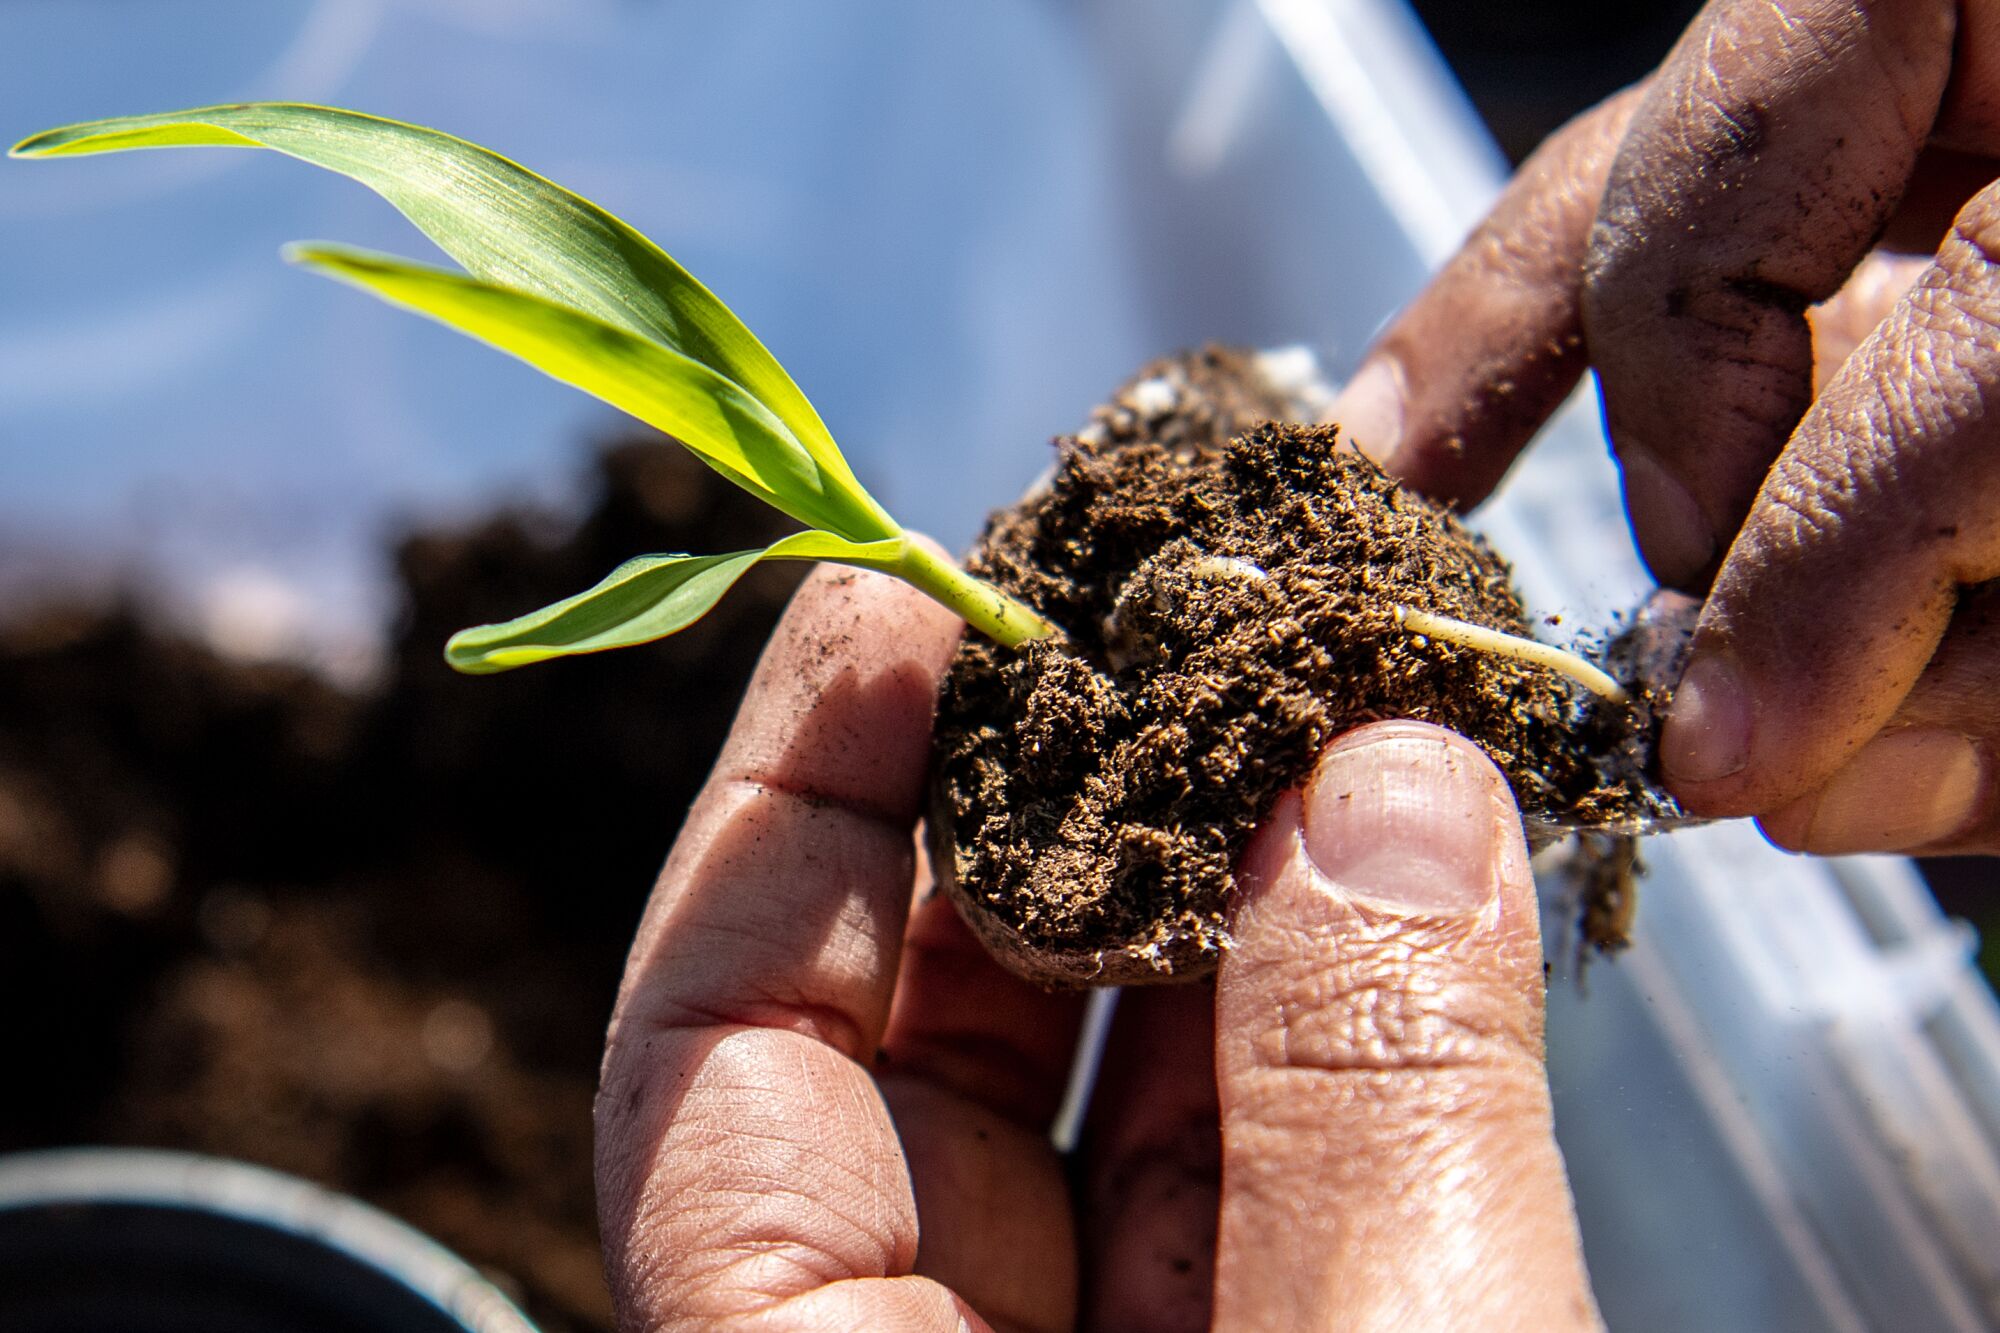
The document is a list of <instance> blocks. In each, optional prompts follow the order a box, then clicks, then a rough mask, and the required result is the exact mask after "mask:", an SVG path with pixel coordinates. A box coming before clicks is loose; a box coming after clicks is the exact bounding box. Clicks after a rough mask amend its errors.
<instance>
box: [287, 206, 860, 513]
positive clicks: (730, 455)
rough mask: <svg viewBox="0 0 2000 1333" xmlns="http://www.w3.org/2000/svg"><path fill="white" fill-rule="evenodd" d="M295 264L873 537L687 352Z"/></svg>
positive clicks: (391, 276)
mask: <svg viewBox="0 0 2000 1333" xmlns="http://www.w3.org/2000/svg"><path fill="white" fill-rule="evenodd" d="M286 257H287V258H289V259H291V260H293V261H294V262H296V263H299V264H302V265H304V266H305V267H307V268H310V269H312V270H314V271H316V272H319V273H324V274H326V275H328V276H329V277H333V278H337V279H339V280H340V281H342V282H346V283H349V284H352V285H353V286H356V287H359V288H361V289H362V290H364V291H367V292H370V293H372V294H374V295H376V296H379V297H381V298H382V299H383V300H385V301H388V302H390V303H391V304H394V305H398V306H401V307H403V308H404V309H406V310H413V311H415V312H417V313H418V314H420V315H426V316H429V317H430V318H432V319H434V320H437V321H438V322H439V323H441V324H444V325H447V326H448V327H450V328H454V329H457V330H458V331H459V332H460V333H464V334H467V335H469V336H471V337H474V338H477V339H479V340H480V341H481V342H484V343H486V344H488V345H489V346H492V347H496V348H498V349H500V350H501V351H503V352H507V353H510V354H512V355H514V356H517V357H519V358H520V359H521V360H523V361H526V362H527V363H528V364H529V365H531V366H534V367H535V368H536V369H538V370H541V371H543V372H545V373H546V374H549V375H551V376H553V377H554V378H556V379H559V380H561V381H562V382H563V383H565V384H570V385H574V386H575V387H577V388H579V389H582V390H583V391H584V392H585V393H588V394H593V395H595V396H596V397H598V398H601V399H603V400H604V401H605V402H607V403H610V404H611V405H612V406H613V407H616V408H619V409H620V410H622V411H625V412H629V413H631V414H632V415H633V416H635V417H637V418H639V420H641V421H644V422H646V423H647V424H648V425H652V426H657V427H659V428H660V429H661V430H663V431H666V432H667V433H668V434H669V435H672V436H674V437H675V438H676V439H678V440H680V441H681V442H682V443H683V444H685V445H687V447H688V448H689V449H691V450H693V451H694V453H695V454H696V455H698V456H699V457H700V458H701V460H702V461H703V462H705V463H707V464H708V465H709V466H711V467H713V468H714V469H715V470H716V471H718V472H720V473H722V475H724V476H725V477H728V478H729V479H730V480H731V481H733V482H735V483H736V484H737V485H739V486H741V487H742V488H743V489H744V490H747V491H749V492H750V493H751V494H752V495H755V496H757V497H758V498H759V499H761V500H763V501H765V502H766V503H767V504H770V505H772V506H774V507H776V508H778V509H780V510H783V511H784V512H785V513H787V514H790V515H791V516H792V517H793V518H796V519H798V520H799V521H800V522H802V523H807V524H810V525H812V526H814V527H822V528H831V529H833V530H834V531H836V532H840V533H850V532H855V531H857V530H858V531H862V532H866V531H868V514H867V512H866V511H865V510H858V509H857V508H856V506H855V504H854V501H853V499H852V496H851V495H849V494H845V493H843V492H841V491H840V490H838V489H834V490H833V491H832V493H830V494H829V488H828V483H827V479H826V478H824V477H823V476H821V474H820V472H819V469H818V467H817V466H816V464H815V462H814V460H813V459H812V458H811V456H809V455H808V454H807V453H806V451H805V449H804V448H802V447H801V446H800V444H799V442H798V441H797V440H796V439H795V438H793V436H792V433H791V432H790V431H789V430H787V429H786V428H785V425H784V423H783V422H781V421H779V420H778V419H777V418H776V417H774V416H772V415H771V413H770V411H769V410H768V409H766V408H765V406H764V405H763V404H762V403H760V402H758V401H757V400H756V399H755V398H752V397H751V396H750V395H749V394H747V393H745V392H744V391H743V390H742V388H740V387H739V386H738V385H736V384H735V383H734V382H733V381H731V380H727V379H724V378H723V377H722V376H721V375H718V374H717V373H716V372H715V371H713V370H710V369H709V368H708V367H707V366H704V365H702V364H701V363H700V362H698V361H695V360H693V359H691V358H689V357H685V356H682V355H681V354H680V353H679V352H675V351H671V350H669V349H667V348H665V347H662V346H661V345H660V344H658V343H656V342H652V341H650V340H648V339H645V338H641V337H638V336H637V335H635V334H632V333H628V332H627V331H625V330H624V329H621V328H615V327H613V326H612V325H610V324H606V323H605V322H604V321H602V320H599V319H593V318H591V317H590V316H589V315H585V314H582V313H580V312H578V311H575V310H571V309H569V308H568V307H566V306H560V305H556V304H554V303H553V302H550V301H546V300H543V299H542V298H541V297H538V296H530V295H528V294H527V293H526V292H521V291H516V290H515V289H513V288H511V287H500V286H496V285H494V284H493V283H490V282H481V281H480V280H479V279H477V278H468V277H466V276H465V275H464V274H462V273H452V272H448V271H446V270H444V269H437V268H429V267H427V266H425V265H421V264H411V263H407V262H405V261H403V260H400V259H397V258H395V257H393V256H390V255H382V254H376V253H374V252H372V251H368V250H355V249H350V248H349V247H346V246H332V245H297V246H290V247H288V248H287V250H286Z"/></svg>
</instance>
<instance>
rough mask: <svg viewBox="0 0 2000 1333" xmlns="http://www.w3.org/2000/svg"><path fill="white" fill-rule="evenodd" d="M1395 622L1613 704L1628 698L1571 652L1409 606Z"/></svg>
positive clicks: (1398, 611)
mask: <svg viewBox="0 0 2000 1333" xmlns="http://www.w3.org/2000/svg"><path fill="white" fill-rule="evenodd" d="M1396 623H1397V624H1398V625H1401V626H1402V627H1403V628H1404V629H1407V630H1409V631H1411V632H1412V633H1415V634H1422V635H1426V636H1428V637H1429V638H1433V639H1443V640H1444V641H1445V642H1446V643H1455V644H1458V645H1459V646H1460V647H1461V648H1470V649H1472V650H1473V651H1474V652H1479V653H1491V654H1493V655H1494V656H1496V657H1507V658H1511V659H1513V660H1514V661H1516V662H1524V663H1527V664H1528V665H1530V666H1538V667H1542V668H1545V669H1546V670H1549V671H1555V672H1558V673H1560V674H1562V675H1565V676H1568V677H1569V678H1570V679H1571V680H1573V681H1575V682H1576V683H1577V684H1579V685H1581V686H1583V687H1584V688H1585V689H1587V690H1589V691H1590V692H1591V693H1592V694H1595V695H1597V696H1598V697H1599V698H1601V699H1607V700H1609V701H1610V702H1612V703H1614V704H1622V703H1625V702H1627V701H1628V700H1629V699H1630V698H1631V696H1630V695H1628V694H1627V693H1626V692H1625V687H1624V686H1622V685H1620V684H1619V683H1618V682H1617V681H1615V680H1613V679H1612V678H1611V677H1610V676H1608V675H1606V674H1605V673H1604V672H1602V671H1600V670H1599V669H1598V668H1597V667H1595V666H1592V665H1591V664H1590V663H1589V662H1586V661H1585V660H1584V659H1583V658H1581V657H1578V656H1577V655H1576V654H1575V653H1572V652H1569V651H1566V650H1565V649H1562V648H1557V647H1555V646H1553V645H1551V644H1546V643H1541V642H1538V641H1537V640H1534V639H1524V638H1521V637H1520V636H1519V635H1515V634H1504V633H1502V632H1501V631H1499V630H1497V629H1487V628H1486V627H1485V626H1484V625H1473V624H1468V623H1467V622H1465V621H1463V620H1453V619H1452V618H1451V617H1450V616H1440V615H1433V614H1432V613H1431V612H1429V611H1419V610H1417V609H1416V608H1415V607H1409V606H1399V607H1397V608H1396Z"/></svg>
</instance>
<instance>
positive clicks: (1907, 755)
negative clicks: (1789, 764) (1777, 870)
mask: <svg viewBox="0 0 2000 1333" xmlns="http://www.w3.org/2000/svg"><path fill="white" fill-rule="evenodd" d="M1997 756H2000V585H1996V584H1987V585H1983V586H1981V587H1978V588H1975V589H1972V590H1969V591H1968V592H1967V593H1966V594H1965V595H1963V596H1962V597H1961V598H1960V599H1959V605H1958V612H1957V614H1956V615H1954V616H1953V617H1952V619H1951V627H1950V628H1949V629H1948V630H1947V631H1946V632H1945V636H1944V640H1943V641H1942V642H1941V643H1939V645H1938V650H1937V654H1936V656H1934V657H1933V658H1932V659H1931V662H1930V665H1929V666H1928V667H1926V668H1925V670H1924V674H1923V675H1922V676H1921V677H1920V678H1919V679H1918V680H1917V683H1916V685H1915V686H1914V687H1913V688H1912V689H1911V690H1910V693H1909V696H1908V697H1907V698H1906V699H1904V700H1903V704H1902V707H1900V708H1898V709H1897V710H1896V714H1895V716H1894V717H1892V718H1891V719H1890V720H1889V724H1888V725H1887V726H1885V727H1884V728H1883V729H1882V730H1881V731H1880V732H1878V733H1877V734H1876V735H1875V736H1874V737H1873V738H1872V739H1870V740H1869V741H1868V743H1867V744H1865V745H1863V746H1862V747H1861V749H1860V751H1859V752H1858V753H1856V754H1855V756H1854V757H1853V758H1852V759H1849V760H1848V761H1847V762H1846V763H1845V764H1843V765H1842V766H1841V767H1840V769H1839V770H1838V771H1837V772H1836V773H1834V775H1833V776H1832V777H1831V778H1830V779H1828V780H1827V782H1826V783H1825V784H1824V785H1823V786H1821V787H1820V788H1819V790H1817V791H1814V792H1812V793H1810V794H1808V795H1806V796H1802V797H1800V798H1799V799H1798V800H1796V801H1794V802H1792V803H1791V804H1790V805H1787V806H1785V807H1783V808H1781V809H1779V810H1776V811H1774V812H1772V813H1771V814H1769V815H1766V816H1765V817H1764V818H1763V820H1762V821H1761V823H1762V824H1763V828H1764V832H1765V834H1766V836H1768V837H1769V838H1770V839H1771V840H1772V841H1773V842H1776V843H1778V844H1779V845H1780V846H1783V847H1788V848H1790V849H1791V850H1793V851H1799V852H1814V853H1817V854H1820V855H1823V856H1844V855H1848V854H1850V853H1854V852H1914V853H1922V854H1925V855H1932V856H1944V855H1955V854H1966V853H1995V852H2000V782H1996V780H1995V779H1996V773H1995V767H1994V764H1995V759H1996V757H1997Z"/></svg>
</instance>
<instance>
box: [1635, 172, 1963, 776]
mask: <svg viewBox="0 0 2000 1333" xmlns="http://www.w3.org/2000/svg"><path fill="white" fill-rule="evenodd" d="M1996 257H2000V187H1990V188H1989V189H1988V190H1986V191H1984V192H1982V193H1981V194H1980V195H1979V196H1978V197H1977V198H1975V199H1974V201H1973V202H1972V203H1971V204H1970V205H1968V206H1967V208H1966V209H1965V211H1964V212H1963V213H1961V214H1960V216H1959V219H1958V221H1957V223H1956V224H1955V226H1954V229H1953V232H1952V235H1951V236H1950V237H1949V238H1948V239H1947V240H1946V242H1945V244H1944V245H1943V246H1942V247H1941V248H1940V249H1939V251H1938V256H1937V260H1936V262H1935V263H1934V264H1933V265H1932V266H1931V268H1930V269H1928V270H1927V271H1926V272H1925V274H1924V276H1923V277H1922V278H1921V279H1919V281H1918V282H1917V284H1916V285H1915V286H1914V287H1913V288H1912V289H1911V290H1910V292H1909V293H1908V295H1907V296H1905V297H1904V298H1903V300H1902V301H1901V302H1900V303H1899V304H1898V306H1897V308H1896V310H1895V312H1894V313H1893V314H1892V315H1891V316H1890V318H1889V319H1888V320H1887V321H1886V322H1884V323H1883V324H1882V326H1881V327H1880V328H1878V329H1877V330H1876V331H1875V332H1874V333H1873V334H1871V335H1870V336H1869V337H1868V338H1867V340H1866V341H1864V342H1863V343H1862V345H1861V347H1860V348H1859V349H1857V350H1856V351H1855V353H1854V354H1853V356H1851V357H1850V358H1849V359H1848V361H1847V363H1846V364H1845V365H1844V366H1843V367H1842V368H1841V370H1840V371H1839V373H1838V374H1836V375H1835V376H1834V378H1833V380H1832V382H1831V383H1830V384H1829V385H1828V386H1827V389H1826V391H1825V392H1824V393H1823V394H1822V395H1821V397H1820V399H1819V401H1818V402H1817V403H1816V404H1815V405H1814V407H1813V410H1812V411H1811V413H1810V414H1808V416H1807V417H1806V419H1805V420H1804V421H1803V422H1802V423H1801V424H1800V426H1799V429H1798V432H1797V433H1796V435H1795V436H1794V437H1793V439H1792V441H1791V443H1790V444H1789V445H1788V446H1787V448H1786V450H1785V452H1784V455H1783V456H1782V457H1781V458H1780V459H1779V461H1778V463H1777V465H1776V467H1775V468H1774V469H1773V470H1772V473H1771V476H1770V478H1769V480H1768V481H1767V482H1766V483H1765V486H1764V488H1763V490H1762V492H1761V493H1760V494H1759V496H1758V500H1757V506H1756V509H1755V511H1754V512H1753V513H1752V515H1751V516H1750V519H1749V521H1748V522H1747V523H1746V524H1745V525H1744V527H1743V530H1742V532H1741V533H1740V534H1739V535H1738V537H1737V539H1736V542H1735V544H1734V546H1733V547H1732V548H1731V550H1730V552H1729V557H1728V560H1727V562H1726V563H1725V564H1724V566H1723V570H1722V573H1721V575H1720V577H1719V578H1718V579H1717V582H1716V586H1715V592H1714V594H1713V596H1712V597H1711V598H1710V599H1709V603H1708V605H1707V607H1706V609H1705V610H1704V611H1703V614H1702V621H1701V626H1700V629H1699V630H1698V632H1697V634H1696V638H1695V645H1694V653H1693V655H1692V658H1691V660H1690V663H1689V666H1688V670H1687V673H1686V675H1685V676H1684V677H1683V679H1682V681H1681V684H1680V686H1679V687H1678V689H1677V691H1676V696H1675V699H1674V702H1673V704H1672V707H1671V711H1670V715H1669V717H1668V721H1667V726H1666V730H1665V733H1664V735H1663V736H1662V739H1661V762H1662V766H1663V769H1664V771H1665V775H1666V777H1667V779H1668V781H1669V783H1670V784H1671V785H1672V786H1673V788H1674V790H1675V791H1676V793H1677V794H1678V795H1679V796H1680V797H1681V799H1682V800H1683V801H1685V802H1687V803H1688V804H1689V805H1690V806H1691V807H1692V808H1694V809H1696V810H1698V811H1700V812H1702V813H1706V814H1716V815H1738V814H1757V815H1762V814H1770V813H1774V812H1776V811H1777V810H1779V809H1780V808H1781V807H1783V806H1786V805H1789V804H1791V803H1792V802H1794V801H1797V800H1798V799H1799V798H1801V797H1803V796H1805V795H1806V794H1808V793H1810V792H1813V791H1816V790H1818V789H1819V788H1820V787H1822V786H1823V785H1824V784H1826V783H1827V782H1828V781H1829V780H1830V779H1831V778H1832V777H1833V775H1834V773H1835V772H1836V771H1837V770H1839V769H1841V768H1842V767H1843V766H1845V765H1847V764H1848V763H1849V762H1850V761H1851V760H1854V759H1855V758H1857V755H1858V752H1859V751H1860V750H1861V747H1862V746H1863V745H1865V744H1867V743H1868V742H1869V741H1870V740H1871V739H1872V738H1874V737H1875V735H1876V733H1877V732H1879V731H1880V730H1881V729H1882V728H1883V727H1884V726H1885V725H1887V724H1888V723H1889V722H1890V720H1891V718H1892V717H1893V716H1894V715H1895V714H1896V712H1897V710H1898V709H1899V708H1900V707H1901V706H1902V705H1903V703H1904V701H1905V698H1906V696H1908V695H1909V694H1910V691H1911V688H1912V687H1913V686H1914V685H1915V684H1916V683H1917V681H1918V679H1919V677H1921V676H1922V675H1923V673H1924V670H1925V668H1926V666H1927V665H1928V664H1929V663H1930V661H1931V659H1932V656H1933V655H1934V654H1935V653H1936V652H1937V650H1938V647H1939V644H1940V640H1941V639H1942V638H1943V636H1944V633H1945V629H1946V626H1947V624H1948V623H1949V622H1950V620H1951V618H1952V614H1953V611H1954V609H1955V608H1956V607H1957V605H1958V602H1959V599H1960V594H1961V590H1962V589H1965V588H1968V587H1970V586H1971V585H1974V584H1978V583H1982V582H1985V581H1986V580H1989V579H1992V578H1994V577H1995V576H2000V338H1996V337H1995V336H1994V330H1995V329H1996V328H2000V263H1996Z"/></svg>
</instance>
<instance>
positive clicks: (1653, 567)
mask: <svg viewBox="0 0 2000 1333" xmlns="http://www.w3.org/2000/svg"><path fill="white" fill-rule="evenodd" d="M1618 462H1619V470H1620V472H1621V474H1622V476H1623V479H1624V485H1625V512H1626V514H1627V515H1628V516H1629V517H1630V520H1631V524H1632V536H1633V539H1634V540H1635V541H1637V543H1638V545H1639V554H1640V556H1641V557H1642V558H1644V560H1645V562H1646V568H1647V569H1648V570H1649V571H1651V573H1652V575H1653V577H1654V578H1655V579H1656V580H1658V581H1659V583H1660V584H1661V585H1662V586H1664V587H1668V588H1677V589H1680V590H1682V591H1688V592H1698V591H1700V590H1701V589H1703V588H1706V587H1707V586H1708V583H1709V580H1710V579H1711V577H1712V576H1713V574H1714V565H1715V560H1716V551H1717V547H1718V542H1717V539H1716V535H1715V525H1714V524H1713V523H1711V522H1710V521H1709V518H1708V514H1707V511H1705V510H1704V509H1703V508H1702V507H1701V504H1700V502H1699V501H1697V500H1696V499H1695V497H1694V494H1693V492H1692V491H1690V490H1689V489H1688V487H1687V485H1686V484H1685V483H1684V482H1683V481H1682V480H1681V479H1680V478H1679V477H1677V476H1675V475H1674V473H1673V472H1672V471H1671V470H1670V469H1669V468H1668V467H1667V466H1666V465H1665V464H1664V463H1662V462H1661V461H1660V460H1659V458H1657V457H1656V456H1655V455H1654V454H1653V453H1652V452H1651V451H1649V450H1648V449H1646V448H1645V447H1644V446H1643V445H1637V444H1624V443H1621V444H1620V445H1619V446H1618Z"/></svg>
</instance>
